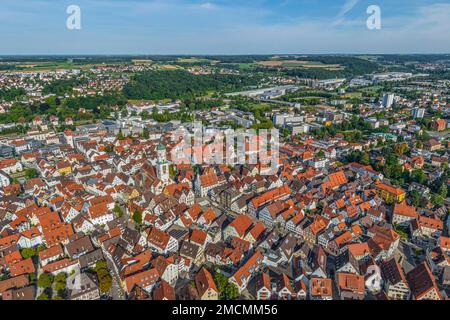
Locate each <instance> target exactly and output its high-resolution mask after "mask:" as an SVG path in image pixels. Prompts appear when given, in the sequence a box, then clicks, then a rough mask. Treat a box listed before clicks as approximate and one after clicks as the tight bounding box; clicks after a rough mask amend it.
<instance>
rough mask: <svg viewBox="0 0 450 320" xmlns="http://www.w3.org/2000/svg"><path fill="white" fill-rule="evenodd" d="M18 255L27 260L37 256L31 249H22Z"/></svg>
mask: <svg viewBox="0 0 450 320" xmlns="http://www.w3.org/2000/svg"><path fill="white" fill-rule="evenodd" d="M20 254H21V255H22V258H24V259H28V258H31V257H34V256H35V255H36V254H37V252H36V250H35V249H33V248H23V249H22V250H21V251H20Z"/></svg>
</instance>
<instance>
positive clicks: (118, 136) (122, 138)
mask: <svg viewBox="0 0 450 320" xmlns="http://www.w3.org/2000/svg"><path fill="white" fill-rule="evenodd" d="M124 139H125V136H124V135H123V133H122V130H120V131H119V133H118V134H117V140H124Z"/></svg>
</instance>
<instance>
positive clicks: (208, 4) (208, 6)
mask: <svg viewBox="0 0 450 320" xmlns="http://www.w3.org/2000/svg"><path fill="white" fill-rule="evenodd" d="M199 8H201V9H207V10H211V9H215V8H216V5H215V4H213V3H211V2H205V3H202V4H200V5H199Z"/></svg>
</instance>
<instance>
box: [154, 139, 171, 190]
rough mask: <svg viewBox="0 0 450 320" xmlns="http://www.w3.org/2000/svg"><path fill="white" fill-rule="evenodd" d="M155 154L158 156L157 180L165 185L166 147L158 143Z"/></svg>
mask: <svg viewBox="0 0 450 320" xmlns="http://www.w3.org/2000/svg"><path fill="white" fill-rule="evenodd" d="M156 152H157V155H158V161H157V164H156V174H157V175H158V179H159V180H161V181H163V182H164V183H167V182H168V181H169V163H168V162H167V158H166V147H165V146H164V145H163V144H162V143H160V144H158V146H157V147H156Z"/></svg>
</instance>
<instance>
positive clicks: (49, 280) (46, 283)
mask: <svg viewBox="0 0 450 320" xmlns="http://www.w3.org/2000/svg"><path fill="white" fill-rule="evenodd" d="M52 284H53V276H52V275H50V274H48V273H46V272H44V273H42V274H41V275H40V276H39V279H38V286H39V287H40V288H44V289H48V288H51V287H52Z"/></svg>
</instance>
